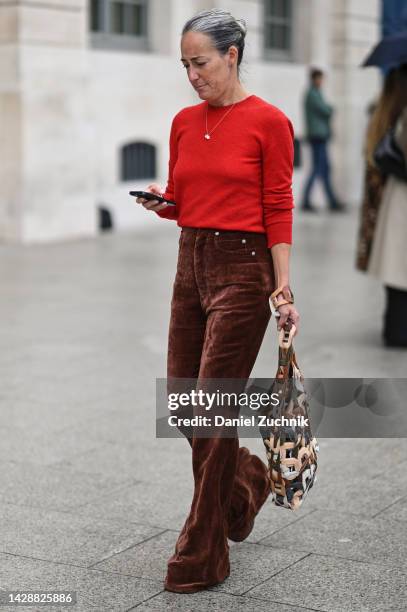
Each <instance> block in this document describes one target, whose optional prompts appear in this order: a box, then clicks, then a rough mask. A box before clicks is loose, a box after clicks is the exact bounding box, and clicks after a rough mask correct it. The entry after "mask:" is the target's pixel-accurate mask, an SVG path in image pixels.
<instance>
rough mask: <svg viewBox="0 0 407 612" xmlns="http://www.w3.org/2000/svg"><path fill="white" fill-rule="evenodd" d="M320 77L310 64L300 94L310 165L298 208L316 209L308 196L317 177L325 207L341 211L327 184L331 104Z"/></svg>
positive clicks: (329, 183) (328, 180) (341, 206)
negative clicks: (310, 154) (321, 187)
mask: <svg viewBox="0 0 407 612" xmlns="http://www.w3.org/2000/svg"><path fill="white" fill-rule="evenodd" d="M323 78H324V73H323V72H322V70H319V69H317V68H313V69H312V70H311V72H310V81H311V82H310V87H309V88H308V90H307V92H306V93H305V96H304V111H305V126H306V137H307V140H308V142H309V144H310V147H311V152H312V168H311V173H310V175H309V177H308V180H307V183H306V186H305V190H304V194H303V198H302V204H301V209H302V210H304V211H312V212H314V211H316V209H315V207H314V206H313V205H312V204H311V202H310V199H309V198H310V193H311V189H312V186H313V184H314V182H315V180H316V179H317V178H319V179H320V180H321V181H322V184H323V186H324V189H325V193H326V196H327V198H328V202H329V209H330V210H331V211H334V212H337V211H343V210H344V209H345V206H344V204H342V203H341V202H339V201H338V198H337V197H336V195H335V193H334V191H333V188H332V185H331V179H330V163H329V157H328V148H327V143H328V140H329V139H330V137H331V117H332V114H333V112H334V108H333V106H331V105H330V104H328V103H327V102H325V100H324V98H323V95H322V92H321V86H322V81H323Z"/></svg>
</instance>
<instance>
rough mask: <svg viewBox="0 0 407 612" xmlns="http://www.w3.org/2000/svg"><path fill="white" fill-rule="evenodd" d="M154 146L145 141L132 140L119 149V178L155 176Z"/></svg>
mask: <svg viewBox="0 0 407 612" xmlns="http://www.w3.org/2000/svg"><path fill="white" fill-rule="evenodd" d="M155 176H156V148H155V146H154V145H151V144H149V143H147V142H132V143H130V144H127V145H125V146H124V147H123V148H122V150H121V180H122V181H132V180H135V179H145V178H155Z"/></svg>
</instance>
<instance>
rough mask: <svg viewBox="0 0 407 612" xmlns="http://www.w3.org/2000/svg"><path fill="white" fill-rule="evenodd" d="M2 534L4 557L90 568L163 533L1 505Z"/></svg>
mask: <svg viewBox="0 0 407 612" xmlns="http://www.w3.org/2000/svg"><path fill="white" fill-rule="evenodd" d="M0 533H1V534H2V536H1V540H0V550H1V552H3V553H10V554H14V555H21V556H26V557H35V558H37V559H43V560H46V561H54V562H59V563H71V564H73V565H82V566H85V567H88V566H90V565H92V564H94V563H97V562H98V561H101V560H103V559H105V558H109V557H111V556H112V555H115V554H117V553H118V552H120V551H123V550H125V549H127V548H129V547H131V546H134V545H135V544H138V543H140V542H143V541H144V540H147V539H148V538H150V537H151V536H153V535H155V534H157V533H160V531H159V530H158V529H155V528H153V527H148V526H145V525H138V524H136V523H132V524H128V525H125V524H124V523H122V522H118V521H113V520H104V519H95V518H94V517H92V518H88V517H86V516H80V515H75V514H71V513H68V512H56V511H53V510H44V509H42V508H31V507H26V506H16V505H14V504H1V505H0Z"/></svg>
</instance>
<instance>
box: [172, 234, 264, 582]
mask: <svg viewBox="0 0 407 612" xmlns="http://www.w3.org/2000/svg"><path fill="white" fill-rule="evenodd" d="M274 289H275V286H274V273H273V261H272V257H271V253H270V250H269V249H268V248H267V240H266V236H265V234H260V233H254V232H244V231H230V230H216V229H208V228H190V227H184V228H182V230H181V235H180V239H179V251H178V262H177V272H176V276H175V280H174V286H173V295H172V301H171V317H170V325H169V335H168V359H167V377H168V381H170V380H171V377H175V378H197V379H198V380H203V379H210V378H236V379H241V380H242V385H241V389H239V391H241V390H243V389H244V386H245V382H246V380H247V379H248V378H249V376H250V373H251V371H252V369H253V366H254V363H255V361H256V357H257V354H258V352H259V349H260V347H261V344H262V341H263V337H264V334H265V331H266V328H267V325H268V322H269V320H270V316H271V313H270V307H269V302H268V298H269V296H270V294H271V293H272V292H273V290H274ZM170 384H171V383H170V382H169V385H170ZM181 431H182V430H181ZM184 435H186V434H185V433H184ZM187 439H188V442H189V444H190V445H191V449H192V469H193V476H194V494H193V499H192V504H191V508H190V512H189V515H188V517H187V519H186V521H185V523H184V526H183V528H182V530H181V532H180V534H179V537H178V540H177V543H176V546H175V551H174V554H173V555H172V556H171V557H170V559H169V561H168V569H167V576H166V578H165V583H164V587H165V589H167V590H170V591H175V592H181V593H192V592H194V591H198V590H200V589H204V588H206V587H208V586H211V585H215V584H218V583H220V582H222V581H223V580H224V579H225V578H226V577H227V576H228V575H229V573H230V564H229V546H228V538H229V539H231V540H234V541H241V540H244V539H245V538H246V537H247V536H248V535H249V533H250V531H251V530H252V528H253V524H254V519H255V516H256V514H257V513H258V512H259V510H260V508H261V506H262V505H263V504H264V502H265V501H266V499H267V497H268V495H269V493H270V482H269V477H268V472H267V466H266V465H265V463H263V461H262V460H261V459H260V458H259V457H258V456H257V455H253V454H251V453H250V452H249V450H248V449H247V448H245V447H240V448H239V439H238V437H237V433H236V437H227V438H225V437H214V438H200V437H194V436H192V437H188V438H187Z"/></svg>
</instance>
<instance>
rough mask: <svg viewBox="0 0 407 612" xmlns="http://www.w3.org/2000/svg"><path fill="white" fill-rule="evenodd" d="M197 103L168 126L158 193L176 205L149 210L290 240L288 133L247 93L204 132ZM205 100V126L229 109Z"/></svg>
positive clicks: (273, 111) (187, 222) (280, 118)
mask: <svg viewBox="0 0 407 612" xmlns="http://www.w3.org/2000/svg"><path fill="white" fill-rule="evenodd" d="M207 105H208V102H207V101H203V102H201V103H199V104H196V105H194V106H187V107H186V108H183V109H182V110H181V111H179V112H178V113H177V114H176V115H175V117H174V119H173V121H172V125H171V134H170V159H169V164H168V183H167V187H166V190H165V193H164V196H165V197H167V198H168V199H170V200H174V201H175V202H176V203H177V206H176V207H173V206H168V207H167V208H166V209H164V210H162V211H159V212H157V214H158V215H159V216H160V217H163V218H166V219H174V220H176V221H177V224H178V226H180V227H184V226H186V227H202V228H205V227H207V228H216V229H220V230H222V229H225V230H226V229H229V230H243V231H249V232H260V233H265V234H267V245H268V247H271V246H273V245H274V244H276V243H278V242H286V243H289V244H291V242H292V209H293V208H294V203H293V196H292V190H291V186H292V172H293V157H294V147H293V136H294V130H293V126H292V124H291V122H290V120H289V119H288V118H287V117H286V115H284V113H283V112H282V111H280V110H279V109H278V108H276V107H275V106H273V105H272V104H269V103H268V102H266V101H265V100H263V99H262V98H259V97H258V96H256V95H254V94H253V95H251V96H249V97H248V98H245V99H244V100H241V101H240V102H237V103H236V104H235V106H234V108H233V109H232V110H231V111H230V112H229V114H228V115H227V116H226V117H225V119H224V120H223V121H222V122H221V123H220V124H219V125H218V127H217V128H216V129H215V130H214V131H213V133H211V138H210V140H206V139H205V138H204V134H205V110H206V106H207ZM230 106H231V105H229V106H222V107H217V106H212V105H210V104H209V106H208V130H209V132H211V130H212V129H213V128H214V127H215V125H216V124H217V123H218V121H219V120H220V119H221V117H223V116H224V115H225V113H226V112H227V111H228V109H230Z"/></svg>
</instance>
